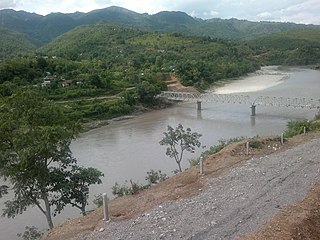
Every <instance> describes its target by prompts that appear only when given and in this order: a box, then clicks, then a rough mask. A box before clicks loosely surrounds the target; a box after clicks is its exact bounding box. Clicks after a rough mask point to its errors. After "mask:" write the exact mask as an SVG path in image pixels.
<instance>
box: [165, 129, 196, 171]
mask: <svg viewBox="0 0 320 240" xmlns="http://www.w3.org/2000/svg"><path fill="white" fill-rule="evenodd" d="M163 134H164V137H163V139H162V140H161V141H160V142H159V143H160V145H165V146H168V148H167V151H166V155H167V156H169V157H171V158H173V159H174V160H175V161H176V163H177V164H178V167H179V171H180V172H182V169H181V161H182V157H183V153H184V152H185V151H188V152H191V153H194V150H195V148H196V147H198V148H199V147H200V146H201V143H200V141H199V138H200V137H201V136H202V135H201V134H199V133H197V132H191V129H190V128H187V129H186V130H185V129H184V128H183V126H182V125H181V124H179V125H178V126H177V127H176V128H175V129H174V128H172V127H171V126H168V128H167V132H164V133H163Z"/></svg>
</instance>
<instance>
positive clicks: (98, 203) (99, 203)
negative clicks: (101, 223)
mask: <svg viewBox="0 0 320 240" xmlns="http://www.w3.org/2000/svg"><path fill="white" fill-rule="evenodd" d="M92 202H93V204H95V205H96V206H97V207H101V206H102V205H103V198H102V194H101V193H100V194H99V195H94V199H93V201H92Z"/></svg>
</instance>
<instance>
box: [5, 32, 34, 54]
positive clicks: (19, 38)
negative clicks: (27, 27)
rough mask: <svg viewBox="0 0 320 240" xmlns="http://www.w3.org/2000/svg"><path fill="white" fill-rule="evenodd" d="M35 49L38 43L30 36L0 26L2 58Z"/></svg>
mask: <svg viewBox="0 0 320 240" xmlns="http://www.w3.org/2000/svg"><path fill="white" fill-rule="evenodd" d="M35 49H36V44H35V43H34V42H33V41H32V40H31V39H30V38H29V37H28V36H26V35H24V34H22V33H18V32H14V31H11V30H8V29H1V28H0V59H3V58H8V57H11V56H15V55H18V54H24V53H29V52H31V51H34V50H35Z"/></svg>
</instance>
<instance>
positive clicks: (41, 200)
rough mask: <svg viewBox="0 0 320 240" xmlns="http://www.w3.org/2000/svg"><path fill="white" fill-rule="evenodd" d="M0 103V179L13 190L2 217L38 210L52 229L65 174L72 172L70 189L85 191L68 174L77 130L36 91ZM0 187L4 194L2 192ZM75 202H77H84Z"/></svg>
mask: <svg viewBox="0 0 320 240" xmlns="http://www.w3.org/2000/svg"><path fill="white" fill-rule="evenodd" d="M0 97H1V96H0ZM0 101H1V110H0V177H2V178H3V179H4V180H6V181H8V182H9V183H10V187H11V188H12V190H13V191H14V198H13V199H12V200H8V201H6V202H5V209H4V210H3V216H7V217H15V216H16V215H18V214H22V213H23V212H24V211H25V210H26V209H27V208H28V207H29V206H37V207H38V208H39V209H40V211H41V212H42V213H43V214H44V215H45V216H46V219H47V222H48V225H49V228H53V222H52V207H55V208H56V209H57V208H59V207H60V205H57V204H56V202H55V201H54V200H56V199H59V198H63V196H64V195H63V194H62V193H64V192H66V190H63V191H62V189H61V184H60V183H61V182H64V181H65V178H64V177H65V175H66V174H67V173H70V176H69V180H70V182H69V184H70V185H72V186H73V187H74V188H76V189H79V188H81V187H82V186H83V185H82V183H81V182H80V181H78V179H77V176H78V175H77V174H79V172H75V171H72V169H77V166H76V159H75V158H73V157H72V153H71V150H70V143H71V141H72V139H74V137H75V134H76V133H77V132H78V126H77V124H76V123H75V122H72V121H70V120H69V119H68V118H66V117H65V115H64V114H63V109H62V107H61V106H59V105H57V104H54V103H52V102H50V101H47V100H46V99H45V98H43V97H42V96H41V95H40V94H39V93H37V92H36V91H34V90H24V91H18V92H15V93H13V94H12V95H11V96H8V97H2V98H0ZM70 169H71V170H70ZM81 171H82V170H81ZM81 171H80V173H81ZM57 173H59V174H57ZM82 173H83V172H82ZM80 175H81V174H80ZM84 175H86V174H84ZM56 176H60V178H56ZM98 176H101V174H98ZM81 177H82V179H84V177H85V176H81ZM85 181H86V183H89V184H90V183H91V182H90V180H88V179H86V180H85ZM93 182H97V181H93ZM1 188H2V189H3V191H2V192H3V193H4V191H6V188H3V187H1ZM69 194H71V193H69ZM85 194H86V193H85ZM77 197H78V196H74V199H76V200H75V202H80V201H82V200H81V199H80V197H79V198H78V199H77ZM68 203H69V202H68ZM60 210H62V209H61V208H60V209H59V211H60Z"/></svg>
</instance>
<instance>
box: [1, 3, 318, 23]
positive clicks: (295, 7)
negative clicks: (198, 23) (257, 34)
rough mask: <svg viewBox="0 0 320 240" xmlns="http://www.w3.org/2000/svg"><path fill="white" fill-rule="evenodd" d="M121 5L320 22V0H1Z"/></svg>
mask: <svg viewBox="0 0 320 240" xmlns="http://www.w3.org/2000/svg"><path fill="white" fill-rule="evenodd" d="M113 5H114V6H120V7H124V8H127V9H129V10H132V11H135V12H138V13H145V12H147V13H149V14H154V13H157V12H160V11H164V10H167V11H183V12H186V13H188V14H189V15H191V16H193V17H198V18H204V19H208V18H213V17H219V18H238V19H248V20H252V21H260V20H269V21H293V22H297V23H313V24H320V19H319V18H320V17H319V12H320V1H319V0H281V1H279V0H268V1H262V0H174V1H172V0H135V1H133V0H91V1H88V0H60V1H56V0H0V9H2V8H14V9H16V10H26V11H29V12H36V13H39V14H43V15H45V14H48V13H50V12H75V11H81V12H88V11H91V10H94V9H99V8H105V7H110V6H113Z"/></svg>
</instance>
